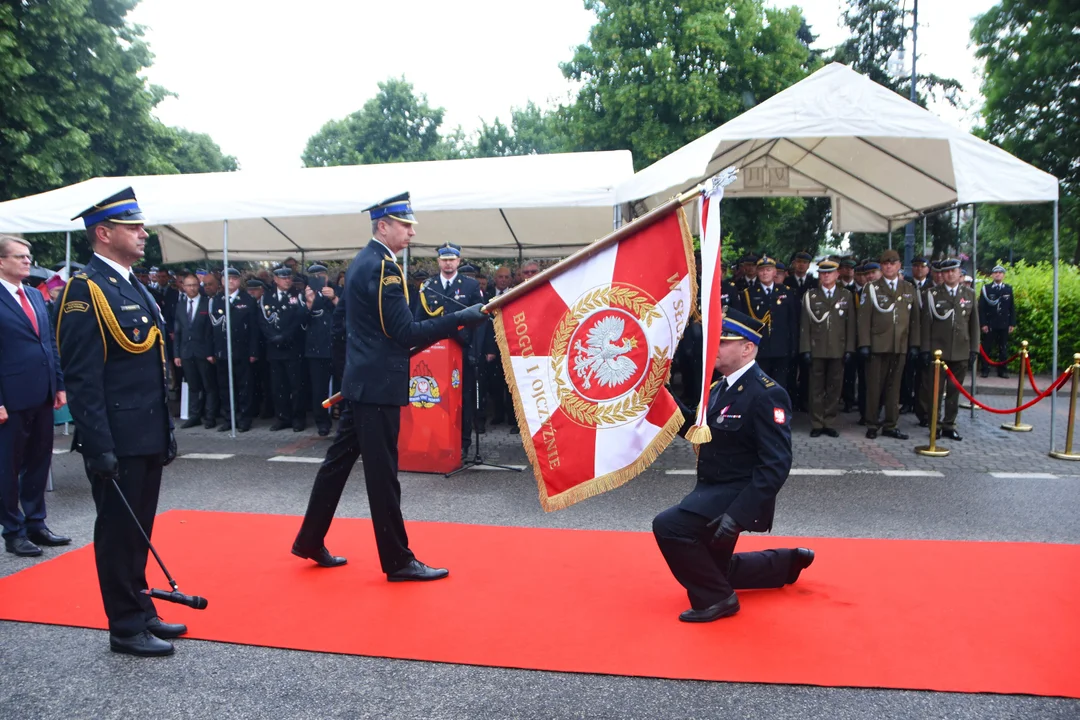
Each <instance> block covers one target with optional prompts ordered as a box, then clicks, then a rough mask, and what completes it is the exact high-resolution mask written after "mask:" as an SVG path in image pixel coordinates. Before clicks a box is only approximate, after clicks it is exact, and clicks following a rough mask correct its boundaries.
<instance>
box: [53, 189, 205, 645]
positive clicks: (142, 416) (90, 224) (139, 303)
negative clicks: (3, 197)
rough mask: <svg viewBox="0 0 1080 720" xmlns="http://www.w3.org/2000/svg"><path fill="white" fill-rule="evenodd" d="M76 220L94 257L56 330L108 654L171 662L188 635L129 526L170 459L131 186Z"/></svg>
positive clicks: (141, 515)
mask: <svg viewBox="0 0 1080 720" xmlns="http://www.w3.org/2000/svg"><path fill="white" fill-rule="evenodd" d="M77 217H81V218H83V222H84V223H85V225H86V235H87V238H89V240H90V242H91V244H92V246H93V248H94V257H93V259H91V261H90V262H89V263H88V264H87V265H86V268H85V270H84V271H83V272H82V273H79V274H77V275H75V277H73V278H72V279H71V282H69V283H68V286H67V291H66V292H65V294H64V299H63V305H62V307H61V309H60V317H59V318H58V319H57V328H56V333H57V336H58V337H59V341H60V364H61V367H62V368H63V371H64V380H65V382H66V383H67V386H68V388H69V389H70V390H71V414H72V417H73V418H74V420H75V443H76V449H78V450H79V452H81V453H82V455H83V462H84V464H85V465H86V475H87V477H88V478H89V479H90V487H91V490H92V492H93V495H94V504H95V505H96V506H97V521H96V522H95V523H94V558H95V560H96V562H97V573H98V582H99V584H100V586H101V599H102V601H103V603H104V605H105V615H106V617H108V620H109V647H110V648H111V649H112V651H113V652H119V653H127V654H130V655H139V656H160V655H171V654H172V652H173V645H172V643H170V642H168V639H170V638H175V637H179V636H180V635H182V634H184V633H185V632H187V628H186V627H185V626H183V625H179V624H169V623H166V622H163V621H162V620H161V618H160V617H158V614H157V610H156V609H155V608H154V603H153V601H152V600H151V599H150V596H149V595H146V594H144V592H143V591H144V590H145V589H146V588H147V587H148V585H147V582H146V559H147V552H148V549H149V548H148V547H147V545H146V541H145V540H144V539H143V537H142V533H141V532H140V530H139V528H138V526H137V525H136V519H137V521H138V525H141V526H142V528H143V530H144V531H145V532H146V534H147V536H148V537H149V536H150V535H151V534H152V532H153V529H154V515H155V514H156V513H157V501H158V492H159V490H160V488H161V472H162V468H164V467H165V466H166V465H168V464H169V463H170V462H172V461H173V458H175V457H176V440H175V439H174V438H173V434H172V418H171V417H170V416H169V412H168V405H167V390H166V385H165V383H166V380H165V340H164V336H163V333H164V332H165V324H164V322H163V321H162V319H161V314H160V312H159V311H158V307H157V305H156V304H155V302H154V299H153V298H152V297H151V296H150V293H148V292H147V291H146V289H145V288H144V287H143V286H142V284H141V283H139V281H138V280H136V279H135V276H134V275H132V273H131V264H132V263H133V262H135V261H137V260H139V259H140V258H141V257H142V256H143V252H144V249H145V246H146V239H147V237H149V236H148V235H147V233H146V231H145V230H144V229H143V214H142V211H141V210H140V209H139V205H138V203H137V202H136V200H135V193H134V192H133V191H132V189H131V188H127V189H126V190H123V191H121V192H119V193H117V194H116V195H113V196H112V197H110V198H107V199H105V200H102V201H101V202H100V203H98V204H97V205H94V206H93V207H91V208H89V209H87V210H84V211H83V212H82V213H80V214H79V215H78V216H77ZM117 488H119V490H120V492H122V493H123V498H121V495H120V494H119V493H118V492H117ZM125 499H126V502H127V503H128V504H129V505H130V507H131V510H132V511H133V512H134V515H135V518H134V519H133V518H132V513H131V512H129V511H128V509H127V507H125V505H124V502H125Z"/></svg>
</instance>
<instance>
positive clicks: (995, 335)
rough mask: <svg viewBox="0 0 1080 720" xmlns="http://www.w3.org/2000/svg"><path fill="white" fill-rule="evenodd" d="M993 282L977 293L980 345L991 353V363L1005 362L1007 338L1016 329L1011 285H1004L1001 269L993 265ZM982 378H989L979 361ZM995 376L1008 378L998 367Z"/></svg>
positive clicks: (1005, 370) (1006, 372)
mask: <svg viewBox="0 0 1080 720" xmlns="http://www.w3.org/2000/svg"><path fill="white" fill-rule="evenodd" d="M990 276H991V277H992V278H993V279H994V282H991V283H985V284H984V285H983V286H982V292H981V293H979V317H980V318H981V319H982V327H981V328H980V329H981V330H982V334H983V346H984V347H985V348H986V349H987V350H989V351H990V353H992V356H991V358H990V359H991V360H995V361H996V362H1004V361H1005V360H1007V359H1008V357H1009V355H1008V352H1009V351H1008V344H1009V335H1011V334H1012V331H1013V330H1015V329H1016V305H1015V304H1014V302H1013V289H1012V285H1009V284H1008V283H1007V282H1005V266H1004V265H995V266H994V269H993V270H992V271H991V272H990ZM988 354H989V353H988ZM981 375H982V376H983V377H989V376H990V366H989V365H988V364H987V362H986V361H985V360H983V361H982V372H981ZM997 375H998V377H1000V378H1007V377H1009V368H1007V367H1006V366H1004V365H999V366H998V369H997Z"/></svg>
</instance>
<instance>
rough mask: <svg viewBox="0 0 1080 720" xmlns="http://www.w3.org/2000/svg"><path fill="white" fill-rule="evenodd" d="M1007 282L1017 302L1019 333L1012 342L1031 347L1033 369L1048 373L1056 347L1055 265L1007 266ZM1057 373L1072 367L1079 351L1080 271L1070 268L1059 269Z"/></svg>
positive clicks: (1014, 334) (1016, 333)
mask: <svg viewBox="0 0 1080 720" xmlns="http://www.w3.org/2000/svg"><path fill="white" fill-rule="evenodd" d="M1007 269H1008V273H1007V274H1006V276H1005V282H1007V283H1009V284H1010V285H1012V287H1013V293H1014V299H1015V302H1016V332H1014V333H1013V337H1012V343H1013V344H1014V345H1016V346H1019V344H1020V341H1021V340H1027V341H1028V342H1029V343H1030V345H1031V366H1032V368H1033V369H1034V370H1035V372H1049V371H1050V361H1051V358H1052V356H1053V352H1052V348H1053V347H1054V341H1053V337H1054V335H1053V333H1054V266H1053V264H1052V263H1048V262H1040V263H1036V264H1028V263H1026V262H1024V261H1020V262H1018V263H1016V264H1014V265H1011V266H1008V267H1007ZM1058 272H1059V277H1058V293H1059V300H1058V332H1059V333H1060V334H1059V336H1058V372H1061V370H1063V369H1064V368H1065V367H1067V366H1068V365H1070V364H1072V356H1073V353H1075V352H1080V271H1078V270H1077V268H1076V267H1074V266H1071V265H1064V264H1062V265H1059V266H1058Z"/></svg>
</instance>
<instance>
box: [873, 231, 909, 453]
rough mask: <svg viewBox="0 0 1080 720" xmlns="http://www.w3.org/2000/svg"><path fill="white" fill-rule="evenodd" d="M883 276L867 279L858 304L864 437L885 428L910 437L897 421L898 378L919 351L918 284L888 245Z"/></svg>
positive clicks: (888, 433) (892, 434)
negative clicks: (863, 377) (863, 374)
mask: <svg viewBox="0 0 1080 720" xmlns="http://www.w3.org/2000/svg"><path fill="white" fill-rule="evenodd" d="M880 263H881V272H882V275H883V277H881V278H879V279H877V280H875V281H874V282H871V283H867V285H866V288H865V289H864V290H863V303H862V304H861V305H860V307H859V330H858V332H859V354H860V355H861V356H862V358H863V360H864V361H865V362H866V412H865V414H864V415H863V420H864V421H865V422H866V437H868V438H870V439H873V438H876V437H877V435H878V427H879V423H880V422H881V407H882V405H883V404H884V406H885V423H884V425H881V434H882V435H884V436H885V437H891V438H896V439H897V440H907V437H908V436H907V433H904V432H902V431H901V430H900V429H899V428H897V427H896V424H897V422H898V421H899V420H900V381H901V379H902V378H903V375H904V361H905V358H910V361H911V362H915V360H916V359H917V358H918V357H919V308H918V298H916V296H915V288H914V286H912V284H911V283H909V282H907V281H906V280H903V279H901V278H900V254H899V253H897V252H896V251H895V250H886V251H885V252H884V253H882V254H881V258H880Z"/></svg>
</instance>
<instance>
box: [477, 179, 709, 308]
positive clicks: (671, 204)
mask: <svg viewBox="0 0 1080 720" xmlns="http://www.w3.org/2000/svg"><path fill="white" fill-rule="evenodd" d="M703 187H704V185H698V186H696V187H693V188H691V189H690V190H687V191H686V192H684V193H682V194H681V195H676V196H675V197H673V198H672V199H670V200H668V201H667V202H666V203H664V204H663V205H658V206H656V207H655V208H653V209H652V210H650V211H649V212H647V213H645V214H644V215H642V216H641V217H639V218H637V219H636V220H632V221H631V222H629V223H627V224H626V225H623V226H622V227H620V228H619V229H618V230H615V231H614V232H612V233H609V234H608V235H605V236H604V237H602V238H600V239H599V240H595V241H593V242H592V243H591V244H589V245H586V246H585V247H583V248H581V249H580V250H578V251H577V252H575V253H574V254H572V255H568V256H567V257H565V258H563V259H562V260H560V261H559V262H557V263H555V264H554V265H552V266H551V267H549V268H548V269H547V270H544V271H543V272H541V273H539V274H537V275H534V276H533V277H531V278H529V279H528V280H526V281H525V282H523V283H521V284H520V285H518V286H517V287H515V288H512V289H510V290H509V291H507V292H505V293H503V294H502V295H500V296H499V297H496V298H492V299H491V300H490V301H489V302H488V303H487V305H485V306H484V312H486V313H488V314H491V313H492V312H494V311H495V310H497V309H498V308H500V307H502V306H503V305H505V304H506V303H508V302H510V301H511V300H514V299H516V298H518V297H520V296H522V295H524V294H525V293H527V292H530V291H531V290H532V289H533V288H534V287H537V286H538V285H540V284H542V283H546V282H547V281H549V280H551V279H552V278H553V277H556V276H558V275H562V274H563V273H564V272H566V271H567V270H569V269H570V268H572V267H574V266H575V265H578V264H579V263H581V262H582V261H584V260H588V259H589V258H591V257H592V256H593V255H596V254H597V253H599V252H601V251H603V250H606V249H607V248H609V247H611V246H612V245H614V244H616V243H618V242H619V241H620V240H622V239H623V238H625V237H628V236H630V235H633V234H634V233H637V232H639V231H641V230H642V229H644V228H646V227H648V226H649V225H652V224H653V223H655V222H657V221H658V220H661V219H663V218H664V217H665V216H666V215H667V214H668V213H670V212H671V211H672V210H674V209H675V208H678V207H682V206H683V205H686V204H687V203H690V202H693V201H694V200H696V199H697V198H698V196H699V195H700V193H701V189H702V188H703Z"/></svg>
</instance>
